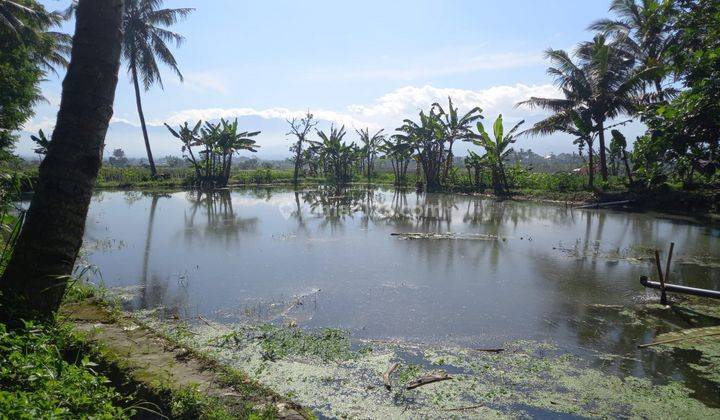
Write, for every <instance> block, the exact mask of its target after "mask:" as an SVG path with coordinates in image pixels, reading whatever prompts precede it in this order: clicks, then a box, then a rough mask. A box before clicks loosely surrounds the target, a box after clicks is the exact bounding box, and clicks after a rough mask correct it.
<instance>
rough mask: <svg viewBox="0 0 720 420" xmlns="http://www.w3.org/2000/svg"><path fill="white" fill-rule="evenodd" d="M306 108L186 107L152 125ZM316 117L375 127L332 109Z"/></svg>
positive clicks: (288, 113) (276, 115) (283, 114)
mask: <svg viewBox="0 0 720 420" xmlns="http://www.w3.org/2000/svg"><path fill="white" fill-rule="evenodd" d="M305 112H306V110H291V109H288V108H277V107H276V108H267V109H259V110H258V109H254V108H202V109H185V110H182V111H179V112H176V113H174V114H172V115H170V116H168V117H167V118H165V119H164V120H155V121H151V122H150V123H149V124H150V125H156V126H161V125H163V123H168V124H170V125H178V124H182V123H184V122H186V121H190V122H192V121H198V120H203V121H208V120H216V119H220V118H225V119H228V118H236V117H246V116H257V117H261V118H265V119H282V120H285V119H292V118H301V117H303V116H304V115H305ZM311 112H312V113H313V115H314V116H315V118H317V119H320V120H325V121H331V122H333V123H336V124H338V125H346V126H350V127H361V126H365V125H369V126H370V127H375V124H373V123H372V122H366V121H360V120H358V119H357V118H355V117H353V116H352V115H349V114H347V113H342V112H336V111H330V110H322V109H320V110H311Z"/></svg>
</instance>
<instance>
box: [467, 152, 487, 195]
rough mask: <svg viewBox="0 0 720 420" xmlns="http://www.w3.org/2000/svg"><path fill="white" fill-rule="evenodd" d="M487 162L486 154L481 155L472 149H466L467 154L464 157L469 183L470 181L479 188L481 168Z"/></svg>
mask: <svg viewBox="0 0 720 420" xmlns="http://www.w3.org/2000/svg"><path fill="white" fill-rule="evenodd" d="M487 164H488V163H487V154H485V155H482V156H481V155H478V154H477V153H475V152H473V151H472V150H469V151H468V155H467V157H466V158H465V167H466V168H467V170H468V176H469V177H470V183H472V184H473V185H474V186H475V187H476V188H480V186H481V182H480V180H481V177H482V170H483V168H485V167H486V166H487ZM473 175H474V176H473Z"/></svg>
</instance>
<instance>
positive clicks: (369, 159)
mask: <svg viewBox="0 0 720 420" xmlns="http://www.w3.org/2000/svg"><path fill="white" fill-rule="evenodd" d="M383 131H385V130H378V132H377V133H375V134H373V135H370V128H365V129H364V130H362V129H361V130H355V132H356V133H357V134H358V136H360V142H361V143H362V149H361V153H362V162H363V164H364V166H365V172H366V173H367V180H368V183H370V177H371V176H372V173H373V170H374V169H375V158H376V157H377V152H378V147H380V145H381V142H382V141H384V140H385V135H384V134H383V133H382V132H383Z"/></svg>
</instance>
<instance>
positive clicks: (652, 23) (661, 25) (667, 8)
mask: <svg viewBox="0 0 720 420" xmlns="http://www.w3.org/2000/svg"><path fill="white" fill-rule="evenodd" d="M675 3H676V2H675V1H672V0H640V1H639V2H638V0H613V1H612V3H611V5H610V11H611V12H613V13H614V14H615V15H616V16H617V19H600V20H598V21H596V22H595V23H593V24H592V25H590V27H589V29H590V30H593V31H597V32H599V33H602V34H604V35H607V36H610V37H612V38H613V39H615V40H616V41H618V43H619V44H620V45H621V46H622V47H624V48H625V49H627V51H628V52H629V53H631V54H632V55H633V56H634V57H636V59H637V60H638V62H639V63H640V65H641V67H643V68H645V69H649V68H652V67H658V66H664V65H665V64H666V63H667V60H668V54H667V52H668V48H669V47H670V46H671V45H672V33H673V32H672V30H671V27H672V25H673V23H674V20H675V16H676V13H675V12H676V10H675V9H676V4H675ZM662 79H663V77H662V76H658V77H657V78H656V79H655V80H654V82H655V88H656V90H657V91H658V93H660V91H661V90H662V86H661V82H662Z"/></svg>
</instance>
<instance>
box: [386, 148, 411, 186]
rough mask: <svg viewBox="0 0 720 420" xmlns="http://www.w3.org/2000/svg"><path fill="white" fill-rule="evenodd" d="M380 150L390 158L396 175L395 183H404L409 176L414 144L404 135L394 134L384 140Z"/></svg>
mask: <svg viewBox="0 0 720 420" xmlns="http://www.w3.org/2000/svg"><path fill="white" fill-rule="evenodd" d="M379 150H380V152H381V153H383V154H384V156H385V158H387V159H389V160H390V165H392V168H393V174H394V176H395V185H402V184H404V183H405V180H406V178H407V169H408V166H409V165H410V161H411V160H412V156H413V146H412V144H411V143H409V142H407V141H405V140H404V139H403V138H402V137H398V136H392V137H391V138H390V139H389V140H385V141H383V144H381V145H380V147H379Z"/></svg>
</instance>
